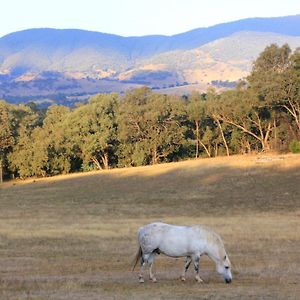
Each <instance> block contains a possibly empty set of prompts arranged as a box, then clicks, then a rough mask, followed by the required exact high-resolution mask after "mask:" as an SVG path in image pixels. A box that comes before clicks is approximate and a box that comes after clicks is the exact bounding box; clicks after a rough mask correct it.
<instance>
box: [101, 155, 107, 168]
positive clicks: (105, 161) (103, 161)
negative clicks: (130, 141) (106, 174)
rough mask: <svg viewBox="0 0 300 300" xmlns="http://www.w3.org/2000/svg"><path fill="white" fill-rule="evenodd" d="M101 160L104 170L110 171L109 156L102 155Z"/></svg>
mask: <svg viewBox="0 0 300 300" xmlns="http://www.w3.org/2000/svg"><path fill="white" fill-rule="evenodd" d="M101 159H102V163H103V167H104V169H105V170H107V169H108V156H107V154H104V155H102V156H101Z"/></svg>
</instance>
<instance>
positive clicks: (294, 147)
mask: <svg viewBox="0 0 300 300" xmlns="http://www.w3.org/2000/svg"><path fill="white" fill-rule="evenodd" d="M289 149H290V151H291V152H292V153H300V142H299V141H297V140H292V141H291V142H290V145H289Z"/></svg>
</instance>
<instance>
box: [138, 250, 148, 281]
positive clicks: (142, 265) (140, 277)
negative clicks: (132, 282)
mask: <svg viewBox="0 0 300 300" xmlns="http://www.w3.org/2000/svg"><path fill="white" fill-rule="evenodd" d="M145 264H146V262H145V260H144V256H143V255H142V257H141V268H140V274H139V282H140V283H144V267H145Z"/></svg>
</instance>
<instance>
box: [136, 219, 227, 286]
mask: <svg viewBox="0 0 300 300" xmlns="http://www.w3.org/2000/svg"><path fill="white" fill-rule="evenodd" d="M138 242H139V250H138V252H137V254H136V257H135V263H134V266H133V270H134V268H135V266H136V265H137V262H138V261H139V260H140V259H141V269H140V274H139V282H141V283H142V282H144V278H143V273H144V266H145V264H146V263H148V264H149V265H150V268H149V273H150V279H151V280H152V281H153V282H156V278H155V276H154V274H153V272H152V267H153V263H154V259H155V255H156V254H160V253H163V254H165V255H167V256H170V257H186V263H185V266H184V269H183V272H182V275H181V280H182V281H185V274H186V271H187V270H188V268H189V266H190V264H191V262H193V265H194V268H195V272H196V277H195V279H196V280H197V281H198V282H203V280H202V279H201V278H200V276H199V259H200V256H201V255H204V254H206V255H208V256H209V257H210V258H211V259H212V260H213V261H214V262H215V263H216V269H217V272H218V273H219V274H221V275H223V278H224V280H225V282H226V283H230V282H231V281H232V275H231V270H230V268H231V264H230V261H229V258H228V255H227V253H226V251H225V248H224V245H223V242H222V240H221V238H220V236H219V235H218V234H216V233H215V232H214V231H212V230H211V229H209V228H207V227H205V226H200V225H195V226H175V225H169V224H165V223H161V222H157V223H151V224H147V225H145V226H143V227H141V228H140V229H139V231H138Z"/></svg>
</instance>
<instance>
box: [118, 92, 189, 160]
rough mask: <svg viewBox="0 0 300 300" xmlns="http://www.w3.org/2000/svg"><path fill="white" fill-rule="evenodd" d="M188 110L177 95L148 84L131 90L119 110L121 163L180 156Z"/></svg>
mask: <svg viewBox="0 0 300 300" xmlns="http://www.w3.org/2000/svg"><path fill="white" fill-rule="evenodd" d="M185 118H186V112H185V109H184V105H183V103H182V101H181V100H180V99H179V98H178V97H170V96H167V95H161V94H155V93H152V92H151V90H149V89H148V88H142V89H138V90H134V91H131V92H128V93H127V94H126V95H125V97H124V99H123V101H122V103H121V105H120V111H119V118H118V124H119V140H120V143H121V145H122V146H121V148H120V152H119V162H120V164H121V165H144V164H149V163H151V164H156V163H158V162H161V161H169V160H170V159H172V158H174V157H175V156H177V154H178V153H179V152H180V147H181V146H182V144H183V142H184V131H185V127H184V126H183V122H184V119H185Z"/></svg>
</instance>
